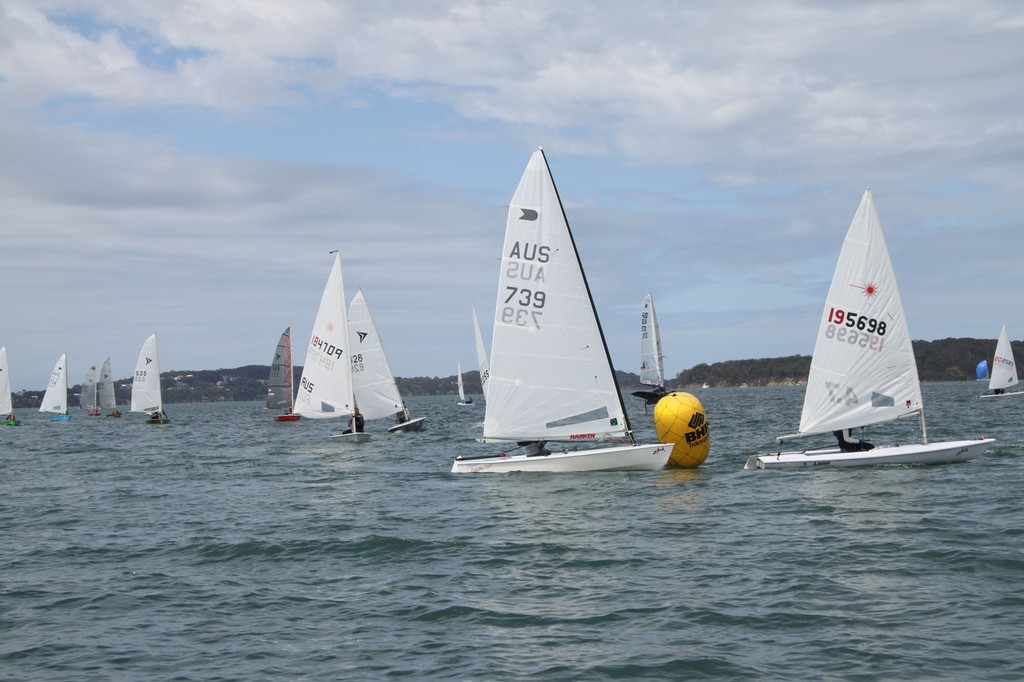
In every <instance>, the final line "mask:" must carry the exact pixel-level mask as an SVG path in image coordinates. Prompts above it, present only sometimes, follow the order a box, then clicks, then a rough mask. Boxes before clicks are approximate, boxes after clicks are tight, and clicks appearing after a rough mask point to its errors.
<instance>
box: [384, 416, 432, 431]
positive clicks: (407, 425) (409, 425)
mask: <svg viewBox="0 0 1024 682" xmlns="http://www.w3.org/2000/svg"><path fill="white" fill-rule="evenodd" d="M426 419H427V418H426V417H417V418H416V419H410V420H409V421H407V422H402V423H401V424H395V425H394V426H392V427H391V428H390V429H388V431H389V432H390V433H404V432H406V431H420V430H422V429H423V422H424V421H426Z"/></svg>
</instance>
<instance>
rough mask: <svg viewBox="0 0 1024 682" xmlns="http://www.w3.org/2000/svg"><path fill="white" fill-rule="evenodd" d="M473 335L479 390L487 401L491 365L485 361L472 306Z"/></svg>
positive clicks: (484, 352)
mask: <svg viewBox="0 0 1024 682" xmlns="http://www.w3.org/2000/svg"><path fill="white" fill-rule="evenodd" d="M473 333H474V334H475V335H476V364H477V367H479V368H480V390H481V391H482V392H483V394H484V400H487V379H488V378H489V377H490V376H491V363H490V361H489V360H488V359H487V349H486V348H484V337H483V336H482V335H481V334H480V321H479V320H477V319H476V306H473Z"/></svg>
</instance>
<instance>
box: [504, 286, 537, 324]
mask: <svg viewBox="0 0 1024 682" xmlns="http://www.w3.org/2000/svg"><path fill="white" fill-rule="evenodd" d="M505 291H507V292H508V296H506V297H505V304H506V305H505V307H504V308H502V310H501V321H502V322H503V323H505V324H514V325H516V326H519V327H529V326H534V327H540V318H541V315H542V314H543V313H542V312H541V308H543V307H544V304H545V302H546V301H547V294H545V293H544V292H543V291H540V290H536V289H526V288H523V287H512V286H506V287H505Z"/></svg>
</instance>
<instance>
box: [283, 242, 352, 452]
mask: <svg viewBox="0 0 1024 682" xmlns="http://www.w3.org/2000/svg"><path fill="white" fill-rule="evenodd" d="M331 253H333V254H334V264H333V265H332V266H331V274H330V275H328V277H327V284H325V285H324V293H323V295H322V296H321V297H320V308H319V309H318V310H317V313H316V319H315V320H314V321H313V333H312V334H311V335H310V339H309V345H308V346H307V347H306V362H305V363H304V364H303V366H302V379H301V380H300V381H299V391H298V395H297V396H296V397H295V412H296V413H297V414H300V415H302V416H303V417H308V418H310V419H344V418H349V420H350V426H349V429H348V430H347V431H346V432H344V433H338V434H331V438H332V439H334V440H342V441H346V442H357V443H361V442H364V441H367V440H369V439H370V434H368V433H362V432H361V429H360V428H359V424H357V423H355V422H356V419H355V414H356V399H355V396H354V395H353V391H352V356H351V348H350V347H349V338H348V313H347V312H346V309H345V279H344V277H343V276H342V274H341V254H340V253H338V251H337V250H334V251H331Z"/></svg>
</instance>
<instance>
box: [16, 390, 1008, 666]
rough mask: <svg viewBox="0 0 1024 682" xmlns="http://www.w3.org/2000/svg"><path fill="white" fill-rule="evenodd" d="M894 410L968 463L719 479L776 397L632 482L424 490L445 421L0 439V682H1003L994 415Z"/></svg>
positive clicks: (35, 420)
mask: <svg viewBox="0 0 1024 682" xmlns="http://www.w3.org/2000/svg"><path fill="white" fill-rule="evenodd" d="M924 388H925V404H926V405H927V407H928V420H929V421H928V428H929V436H930V439H931V440H941V439H944V438H947V439H948V438H962V437H974V436H980V435H990V436H994V437H996V438H997V443H996V445H995V446H994V448H992V449H990V450H989V451H988V453H987V454H986V455H984V456H983V457H982V458H980V459H978V460H976V461H974V462H970V463H961V464H953V465H944V466H932V467H895V468H865V469H849V470H834V471H828V470H820V471H819V470H816V471H810V472H803V471H800V472H792V473H790V472H750V471H744V470H742V466H743V463H744V461H745V459H746V457H747V456H748V455H750V454H753V453H754V452H756V451H759V450H763V449H767V448H770V447H771V446H772V445H773V443H774V436H775V435H776V434H779V433H784V432H789V431H791V430H793V429H794V428H795V426H796V424H797V421H798V420H799V411H800V403H801V400H802V398H803V392H802V389H800V388H795V387H793V388H769V389H762V388H751V389H710V390H702V391H697V392H696V394H697V395H698V396H699V397H700V398H701V400H702V401H703V403H704V406H705V408H706V411H707V414H708V418H709V419H710V421H711V439H712V450H711V455H710V456H709V458H708V460H707V461H706V462H705V463H704V465H703V466H702V467H701V468H700V469H698V470H696V471H666V472H660V473H645V472H631V473H606V474H509V475H457V476H456V475H452V474H450V473H449V469H450V467H451V460H452V457H453V456H454V455H455V454H457V453H467V452H470V453H472V452H483V451H487V450H488V449H491V448H492V446H486V445H480V444H478V443H476V442H474V438H475V437H477V436H478V435H479V432H480V422H481V420H482V416H483V408H482V406H478V407H473V408H467V407H458V406H456V405H455V401H456V399H455V398H454V397H443V398H442V397H435V398H419V399H416V398H414V399H412V400H410V404H411V407H412V410H413V412H414V414H415V415H417V416H426V417H427V427H428V430H427V431H425V432H422V433H419V434H405V435H388V434H386V433H383V432H382V431H383V429H384V427H385V425H384V424H379V425H378V424H370V425H369V426H368V430H370V431H374V430H377V431H378V433H375V439H374V440H373V441H372V442H371V443H368V444H365V445H345V444H340V443H335V442H331V441H330V440H329V439H328V434H329V433H330V432H332V431H336V430H337V428H338V427H337V425H336V424H333V423H325V422H315V421H303V422H300V423H298V424H278V423H274V422H272V421H270V420H269V415H268V414H267V413H266V412H265V411H264V410H263V409H262V407H261V406H260V405H258V404H255V403H231V404H216V405H171V406H170V411H171V417H172V419H173V420H174V421H173V423H172V424H170V425H167V426H165V427H154V426H147V425H144V424H141V423H139V421H140V420H141V419H142V416H141V415H130V416H126V417H125V418H123V419H121V420H110V419H105V418H94V419H90V418H88V417H85V416H79V415H76V416H75V418H74V419H72V421H71V422H70V423H68V424H49V423H47V422H46V421H45V416H44V415H39V414H38V413H30V411H28V410H22V412H21V414H20V415H19V416H20V417H22V418H23V424H24V425H23V426H21V427H18V428H0V466H2V470H0V471H2V473H0V528H2V529H3V534H2V536H0V547H2V548H3V552H2V556H0V590H2V591H0V678H2V679H5V680H6V679H9V680H31V679H68V680H110V679H125V680H128V679H131V680H139V679H146V680H164V679H166V680H172V679H173V680H210V679H220V680H256V679H318V680H320V679H375V678H383V677H397V676H406V677H411V678H414V679H415V678H422V679H457V680H493V679H502V680H510V679H531V680H533V679H572V678H576V679H608V678H661V679H684V678H721V679H765V678H771V679H844V680H846V679H850V680H855V679H863V680H875V679H950V680H954V679H955V680H960V679H968V678H973V679H987V680H1017V679H1021V678H1024V654H1022V653H1021V649H1022V647H1021V645H1020V641H1021V640H1022V639H1024V587H1022V586H1024V545H1022V535H1024V523H1022V521H1024V515H1022V512H1021V490H1022V487H1024V475H1022V465H1024V462H1022V460H1024V457H1022V455H1024V419H1022V417H1024V400H1020V399H1005V400H989V401H979V400H977V398H976V397H975V396H976V395H977V394H978V392H979V391H980V390H981V388H983V387H982V386H981V385H980V384H976V383H975V382H970V383H949V384H926V385H925V387H924ZM630 400H633V399H632V398H631V399H630ZM631 410H632V417H633V421H634V423H635V426H636V427H638V430H640V431H641V432H643V433H644V434H645V435H646V436H647V437H648V438H649V439H650V438H653V425H652V423H651V417H650V416H649V415H644V412H643V408H642V407H641V406H639V402H636V403H631ZM891 428H892V432H891V433H892V434H893V437H896V438H902V439H903V440H906V439H907V438H908V437H909V434H910V433H911V431H910V425H898V426H894V427H891ZM880 435H881V434H878V433H877V432H872V433H869V434H867V436H868V437H869V439H872V440H876V441H884V440H885V439H884V438H881V437H879V436H880Z"/></svg>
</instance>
